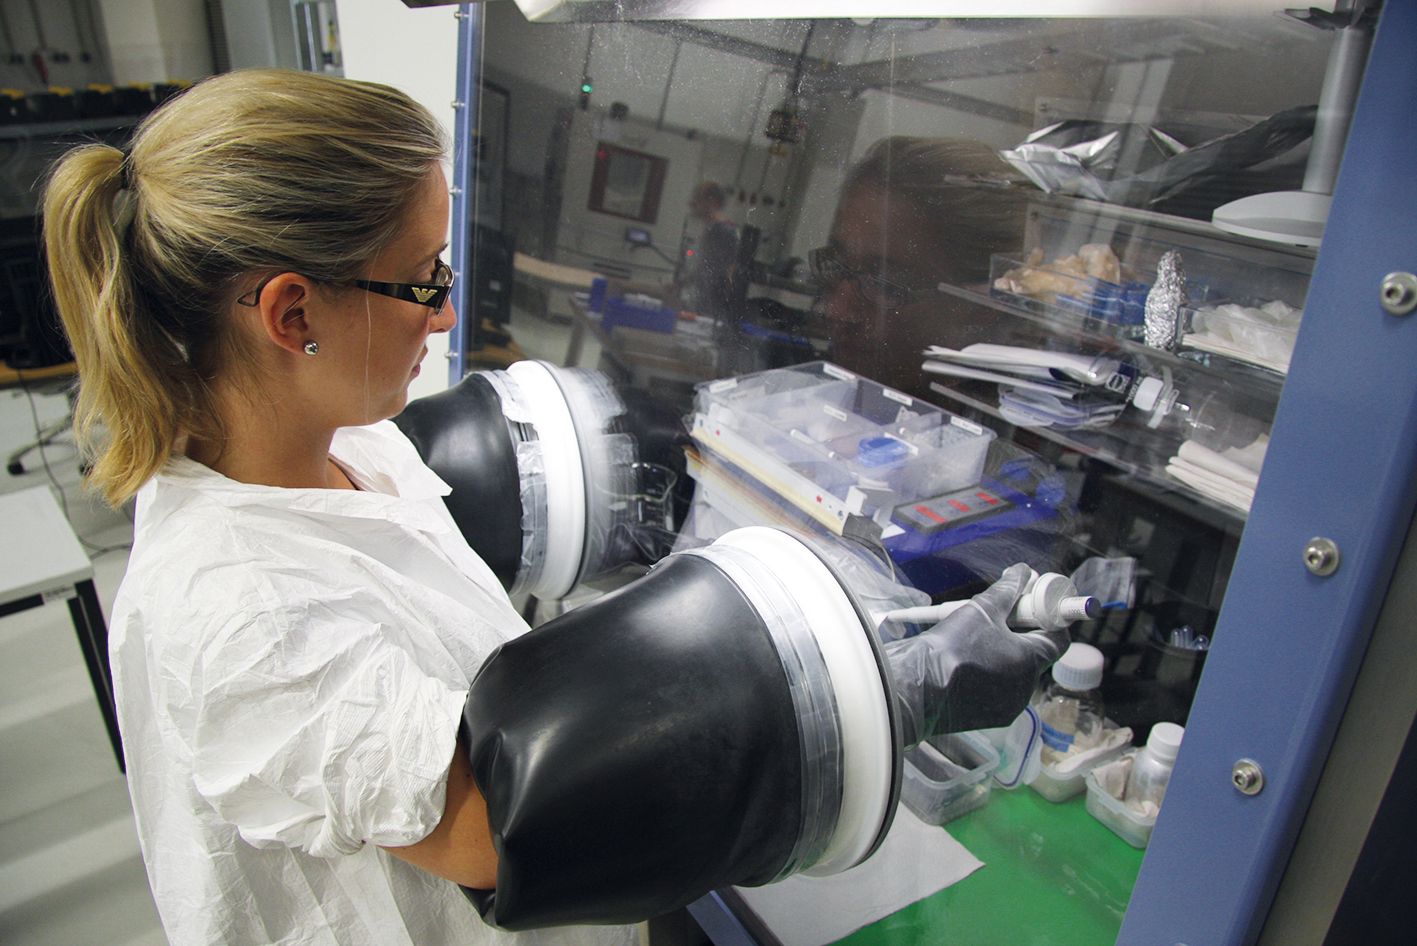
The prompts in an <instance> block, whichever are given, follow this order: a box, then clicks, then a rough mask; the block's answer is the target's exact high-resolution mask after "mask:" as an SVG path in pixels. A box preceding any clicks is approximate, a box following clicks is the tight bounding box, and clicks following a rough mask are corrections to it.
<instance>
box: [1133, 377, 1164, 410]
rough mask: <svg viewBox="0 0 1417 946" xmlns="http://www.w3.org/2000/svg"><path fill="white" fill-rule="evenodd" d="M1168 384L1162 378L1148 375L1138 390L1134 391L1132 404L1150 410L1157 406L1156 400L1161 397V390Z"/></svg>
mask: <svg viewBox="0 0 1417 946" xmlns="http://www.w3.org/2000/svg"><path fill="white" fill-rule="evenodd" d="M1165 388H1166V385H1165V384H1164V383H1162V381H1161V379H1160V378H1152V377H1146V378H1142V379H1141V383H1139V384H1138V385H1137V389H1136V391H1134V392H1133V393H1132V404H1133V406H1135V407H1136V408H1137V410H1141V411H1150V410H1151V409H1152V408H1153V407H1155V406H1156V402H1157V401H1158V400H1160V399H1161V392H1162V391H1163V390H1165Z"/></svg>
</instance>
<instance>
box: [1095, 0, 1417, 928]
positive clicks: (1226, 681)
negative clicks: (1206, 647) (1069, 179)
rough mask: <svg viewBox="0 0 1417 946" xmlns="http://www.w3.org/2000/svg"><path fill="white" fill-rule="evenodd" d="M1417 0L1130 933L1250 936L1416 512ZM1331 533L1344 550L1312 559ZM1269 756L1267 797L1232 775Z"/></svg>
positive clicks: (1357, 152) (1403, 6)
mask: <svg viewBox="0 0 1417 946" xmlns="http://www.w3.org/2000/svg"><path fill="white" fill-rule="evenodd" d="M1414 101H1417V0H1388V2H1387V5H1386V8H1385V10H1384V11H1383V13H1382V19H1381V21H1380V23H1379V26H1378V32H1377V35H1376V37H1375V39H1374V43H1373V48H1372V53H1371V56H1370V59H1369V62H1368V68H1367V72H1366V75H1365V77H1364V80H1363V87H1362V91H1361V92H1360V94H1359V98H1358V103H1357V111H1356V113H1355V115H1354V120H1353V125H1352V128H1351V130H1350V132H1349V138H1348V145H1347V148H1346V151H1345V157H1344V159H1343V165H1342V168H1341V169H1340V172H1339V178H1338V184H1337V187H1336V188H1335V195H1334V203H1333V210H1332V212H1331V214H1330V216H1329V220H1328V225H1327V228H1326V231H1325V233H1324V240H1323V246H1322V248H1321V249H1320V251H1319V257H1318V262H1317V265H1316V266H1315V270H1314V277H1313V281H1312V283H1311V285H1310V289H1309V297H1308V302H1307V305H1306V306H1305V314H1304V322H1303V327H1302V328H1301V330H1300V333H1299V340H1298V345H1297V347H1296V349H1295V352H1294V358H1293V362H1292V365H1291V368H1290V373H1289V380H1288V383H1287V384H1286V386H1285V389H1284V393H1283V397H1282V398H1281V400H1280V403H1279V410H1278V413H1277V415H1276V417H1275V423H1274V430H1273V434H1272V442H1271V446H1270V450H1269V454H1268V458H1267V460H1266V463H1265V468H1264V474H1263V477H1262V478H1261V480H1260V484H1259V491H1258V494H1257V495H1256V497H1255V504H1254V508H1253V510H1252V512H1251V515H1250V518H1249V521H1248V524H1247V525H1246V528H1245V533H1244V536H1243V538H1242V540H1241V544H1240V548H1239V551H1238V554H1237V558H1236V562H1235V568H1234V570H1233V571H1232V572H1231V575H1230V583H1229V591H1228V593H1227V595H1226V597H1225V602H1224V606H1223V608H1222V610H1221V614H1220V620H1219V627H1218V629H1217V631H1216V634H1215V642H1216V643H1215V646H1214V648H1213V649H1212V651H1211V653H1210V655H1209V657H1208V658H1207V661H1206V670H1205V675H1204V677H1203V678H1202V680H1201V685H1200V689H1199V691H1198V693H1197V694H1196V700H1195V705H1194V707H1193V709H1192V711H1191V715H1190V719H1189V721H1188V724H1187V731H1186V741H1185V745H1184V746H1183V747H1182V750H1181V758H1180V761H1179V764H1178V767H1177V770H1176V775H1175V778H1174V781H1173V784H1172V786H1171V788H1170V790H1169V791H1168V792H1167V795H1166V808H1165V809H1164V810H1163V812H1162V815H1161V818H1160V820H1159V822H1158V823H1157V826H1156V830H1155V832H1154V833H1153V835H1152V839H1151V845H1150V847H1149V849H1148V852H1147V857H1146V860H1145V861H1144V862H1143V864H1142V870H1141V875H1140V877H1139V878H1138V880H1137V885H1136V888H1135V890H1134V892H1133V894H1132V900H1131V904H1130V906H1129V908H1128V911H1127V916H1126V918H1125V920H1124V921H1123V925H1122V932H1121V936H1120V937H1119V938H1118V942H1119V943H1121V944H1126V946H1131V944H1137V946H1141V944H1145V946H1155V944H1157V943H1164V944H1172V943H1178V944H1191V946H1199V944H1211V943H1224V944H1227V946H1228V944H1245V943H1250V942H1253V940H1254V939H1255V937H1256V936H1257V935H1258V934H1259V931H1260V928H1261V927H1262V925H1263V923H1264V919H1265V917H1266V915H1267V913H1268V911H1269V908H1270V905H1271V902H1272V900H1273V897H1274V893H1275V889H1276V888H1277V886H1278V883H1279V880H1280V877H1281V876H1282V873H1283V870H1284V867H1285V865H1286V863H1287V861H1288V858H1289V856H1290V854H1291V852H1292V849H1293V845H1294V841H1295V837H1296V835H1297V833H1298V830H1299V828H1300V826H1301V824H1302V822H1303V818H1304V814H1305V811H1306V810H1307V808H1308V806H1309V802H1310V799H1311V797H1312V795H1313V791H1314V788H1315V785H1316V784H1317V781H1318V778H1319V775H1320V772H1321V770H1322V767H1323V764H1324V761H1325V759H1326V757H1327V756H1328V752H1329V749H1330V746H1331V743H1332V740H1333V735H1334V732H1335V731H1336V729H1337V726H1338V722H1339V719H1340V716H1341V714H1342V712H1343V708H1344V705H1345V703H1346V701H1347V699H1348V696H1349V693H1350V691H1351V689H1352V683H1353V679H1354V677H1355V675H1356V673H1357V670H1358V666H1359V664H1360V662H1361V660H1362V657H1363V654H1364V651H1365V650H1366V648H1367V644H1368V639H1369V636H1370V635H1371V632H1372V627H1373V623H1374V621H1375V619H1376V616H1377V612H1378V609H1379V606H1380V605H1381V604H1382V601H1383V597H1384V595H1385V594H1386V592H1387V587H1388V584H1389V582H1390V581H1391V578H1392V573H1393V569H1394V566H1395V563H1396V557H1397V553H1398V550H1399V546H1400V543H1401V540H1402V537H1403V536H1404V535H1405V534H1406V532H1407V529H1408V525H1409V523H1410V522H1411V521H1412V516H1413V508H1414V505H1417V476H1414V471H1417V384H1414V381H1415V380H1417V370H1414V365H1417V314H1414V315H1411V316H1406V317H1400V316H1394V315H1390V314H1388V313H1387V312H1386V311H1385V310H1384V309H1383V308H1382V307H1381V306H1380V305H1379V296H1378V291H1379V286H1380V284H1381V282H1382V280H1383V277H1384V276H1385V275H1386V274H1388V273H1390V272H1394V271H1399V270H1405V271H1407V272H1417V229H1414V227H1413V222H1414V221H1417V130H1414V128H1413V125H1412V103H1413V102H1414ZM1315 536H1326V537H1328V538H1330V539H1332V540H1333V541H1334V542H1336V543H1337V545H1338V547H1339V549H1340V552H1341V555H1342V559H1341V564H1340V566H1339V569H1338V571H1337V573H1336V574H1334V575H1332V576H1331V577H1328V578H1320V577H1317V576H1316V575H1313V574H1310V572H1309V571H1308V570H1307V569H1306V568H1305V567H1304V564H1303V559H1302V555H1303V549H1304V547H1305V545H1306V544H1307V543H1308V541H1309V539H1310V538H1312V537H1315ZM1244 758H1249V759H1253V760H1255V761H1256V762H1258V763H1259V764H1260V766H1261V768H1262V769H1263V771H1264V775H1265V784H1264V788H1263V790H1262V791H1261V792H1260V793H1259V794H1258V795H1255V796H1247V795H1244V794H1241V793H1240V792H1239V791H1237V790H1236V789H1235V788H1234V787H1233V786H1232V785H1231V783H1230V772H1231V769H1232V767H1233V765H1234V764H1235V762H1236V761H1238V760H1240V759H1244Z"/></svg>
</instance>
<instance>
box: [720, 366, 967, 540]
mask: <svg viewBox="0 0 1417 946" xmlns="http://www.w3.org/2000/svg"><path fill="white" fill-rule="evenodd" d="M695 414H696V419H695V438H696V439H698V440H699V441H700V443H701V444H702V445H703V446H705V447H707V448H708V449H710V450H715V451H717V452H720V453H722V454H723V455H724V456H725V457H726V458H727V459H728V460H729V461H730V462H733V463H735V464H736V465H738V466H739V467H740V468H742V469H744V470H746V471H747V472H749V473H750V474H753V475H755V476H757V477H759V478H760V479H762V480H763V481H764V483H765V485H767V486H769V487H770V488H772V489H774V491H777V492H783V493H803V494H804V497H794V498H795V499H796V498H805V499H806V501H808V502H811V501H812V499H813V497H811V496H805V493H814V494H820V493H823V492H824V493H826V494H828V495H829V496H830V497H833V498H834V499H835V500H836V501H837V502H838V503H841V504H842V505H843V506H844V507H847V508H849V509H850V511H851V512H853V513H861V514H864V515H867V516H870V515H873V514H874V513H875V512H877V511H880V510H887V511H888V510H890V509H893V508H895V506H897V505H899V504H900V503H902V502H909V501H911V500H917V499H925V498H931V497H935V496H939V495H941V494H944V493H949V492H953V491H954V490H957V489H963V488H965V487H967V486H973V485H974V484H975V483H978V482H979V478H980V476H981V475H982V473H983V471H984V460H985V457H986V455H987V453H988V450H989V443H990V441H992V440H993V439H994V436H995V434H994V432H993V431H992V430H988V429H987V428H984V427H980V426H979V425H978V424H975V423H972V422H970V421H967V420H965V419H964V418H961V417H956V416H955V415H953V414H951V413H949V412H948V411H944V410H941V409H940V408H938V407H936V406H934V405H933V404H929V403H926V402H924V401H920V400H917V399H915V398H912V397H910V396H909V395H907V394H902V393H901V392H899V391H895V390H894V389H891V388H887V387H885V386H884V385H881V384H878V383H877V382H875V381H871V380H870V379H867V378H861V377H858V376H856V375H854V374H852V373H851V372H848V371H845V370H844V369H842V368H839V367H837V366H836V365H833V364H829V363H827V362H821V361H818V362H811V363H808V364H804V365H796V366H793V367H790V368H776V369H773V370H770V371H761V372H757V373H755V374H749V375H744V376H742V377H739V378H728V379H724V380H722V381H714V382H710V383H707V384H702V385H700V386H699V388H698V393H697V397H696V401H695ZM853 488H854V489H855V490H856V492H855V493H854V494H853V492H852V491H853ZM822 499H823V497H822V496H820V495H817V496H816V500H815V501H816V502H817V503H821V502H822Z"/></svg>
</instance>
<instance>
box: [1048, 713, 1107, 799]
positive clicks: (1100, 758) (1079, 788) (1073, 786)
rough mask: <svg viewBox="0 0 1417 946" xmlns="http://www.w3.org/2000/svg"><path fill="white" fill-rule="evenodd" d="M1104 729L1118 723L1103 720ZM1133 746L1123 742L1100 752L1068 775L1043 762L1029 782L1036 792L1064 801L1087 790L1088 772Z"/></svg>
mask: <svg viewBox="0 0 1417 946" xmlns="http://www.w3.org/2000/svg"><path fill="white" fill-rule="evenodd" d="M1102 726H1103V728H1104V729H1116V728H1117V724H1116V723H1114V722H1112V720H1110V719H1105V720H1103V721H1102ZM1131 748H1132V746H1131V743H1130V742H1125V743H1122V744H1121V745H1119V746H1115V747H1114V748H1112V749H1108V750H1107V751H1106V752H1102V753H1099V754H1098V755H1097V757H1096V758H1094V759H1089V760H1088V761H1087V762H1085V763H1083V764H1082V765H1080V766H1079V767H1078V768H1077V769H1075V770H1073V771H1072V772H1071V773H1070V774H1068V775H1061V774H1059V772H1058V767H1057V766H1056V765H1050V764H1048V763H1046V762H1044V763H1042V764H1041V765H1040V766H1039V769H1038V775H1037V777H1035V778H1034V780H1033V781H1032V782H1030V783H1029V787H1031V788H1032V789H1033V790H1034V791H1035V792H1037V793H1038V794H1040V795H1042V796H1043V797H1044V798H1046V799H1048V800H1049V801H1052V802H1064V801H1067V800H1068V799H1069V798H1073V797H1074V796H1077V795H1081V794H1082V793H1083V792H1085V791H1087V781H1086V780H1087V773H1088V772H1091V771H1092V770H1093V769H1095V768H1097V767H1098V766H1102V765H1106V764H1107V763H1109V762H1113V761H1115V760H1116V759H1118V758H1119V757H1120V756H1121V755H1122V754H1123V753H1125V752H1128V751H1130V750H1131Z"/></svg>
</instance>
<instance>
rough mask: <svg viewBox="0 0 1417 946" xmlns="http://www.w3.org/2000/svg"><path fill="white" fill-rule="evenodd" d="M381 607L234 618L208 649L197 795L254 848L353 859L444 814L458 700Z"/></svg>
mask: <svg viewBox="0 0 1417 946" xmlns="http://www.w3.org/2000/svg"><path fill="white" fill-rule="evenodd" d="M383 611H384V609H383V608H381V607H379V602H378V600H377V597H375V596H372V595H371V596H370V597H369V599H368V600H360V596H359V595H358V594H354V595H351V596H349V597H346V598H344V599H342V600H337V601H314V602H303V603H300V604H298V605H288V606H284V607H281V608H279V609H276V610H263V611H260V612H258V613H257V614H256V615H255V616H254V617H246V618H242V617H235V618H233V619H231V620H230V621H228V622H226V623H225V624H224V625H223V626H221V627H220V628H218V629H217V630H216V632H215V633H213V634H211V635H210V636H209V638H208V640H207V641H206V642H205V643H204V646H203V649H202V657H201V661H200V665H199V671H198V672H197V674H196V675H195V676H196V681H195V689H196V692H195V693H194V694H193V696H194V697H195V703H196V708H197V711H196V713H195V714H194V717H193V726H194V729H193V732H192V733H191V736H190V738H191V748H192V753H193V784H194V786H195V788H196V791H197V792H198V794H199V795H200V796H201V798H202V799H204V800H205V801H206V802H207V803H209V804H210V805H211V806H212V807H213V808H214V809H215V811H216V812H217V813H218V815H219V816H220V817H221V818H222V819H223V820H224V821H226V822H228V823H230V824H231V825H233V826H235V828H236V829H237V831H238V832H239V833H240V835H241V837H242V838H243V839H245V840H246V841H247V842H248V843H250V844H252V845H254V846H257V847H267V846H275V845H281V846H286V847H293V848H299V849H301V850H304V851H306V852H308V853H310V854H312V855H315V856H320V857H329V856H333V855H338V854H350V853H353V852H355V851H357V850H358V849H359V848H360V847H361V846H362V845H363V844H365V843H374V844H379V845H388V846H401V845H407V844H412V843H414V842H417V841H419V840H422V839H423V838H424V837H426V836H427V835H428V833H429V832H430V831H432V829H433V828H434V827H435V826H436V825H437V824H438V822H439V820H440V819H441V818H442V815H443V804H444V793H445V790H446V776H447V770H448V765H449V763H450V761H451V759H452V754H453V750H454V746H455V743H456V738H457V729H458V724H459V720H460V718H461V712H462V707H463V702H464V700H465V698H466V695H467V688H466V687H465V686H459V685H457V684H456V683H454V682H450V681H447V680H441V679H438V678H437V677H435V676H434V675H432V674H430V673H428V672H425V671H424V670H423V669H421V668H420V667H419V666H418V664H417V662H416V660H415V655H414V654H412V653H410V651H409V650H408V649H407V648H405V647H403V646H400V644H399V643H398V641H399V640H400V639H401V638H400V635H398V634H391V633H389V631H390V628H389V627H388V625H387V623H386V622H385V621H381V620H380V615H381V613H382V612H383Z"/></svg>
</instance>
